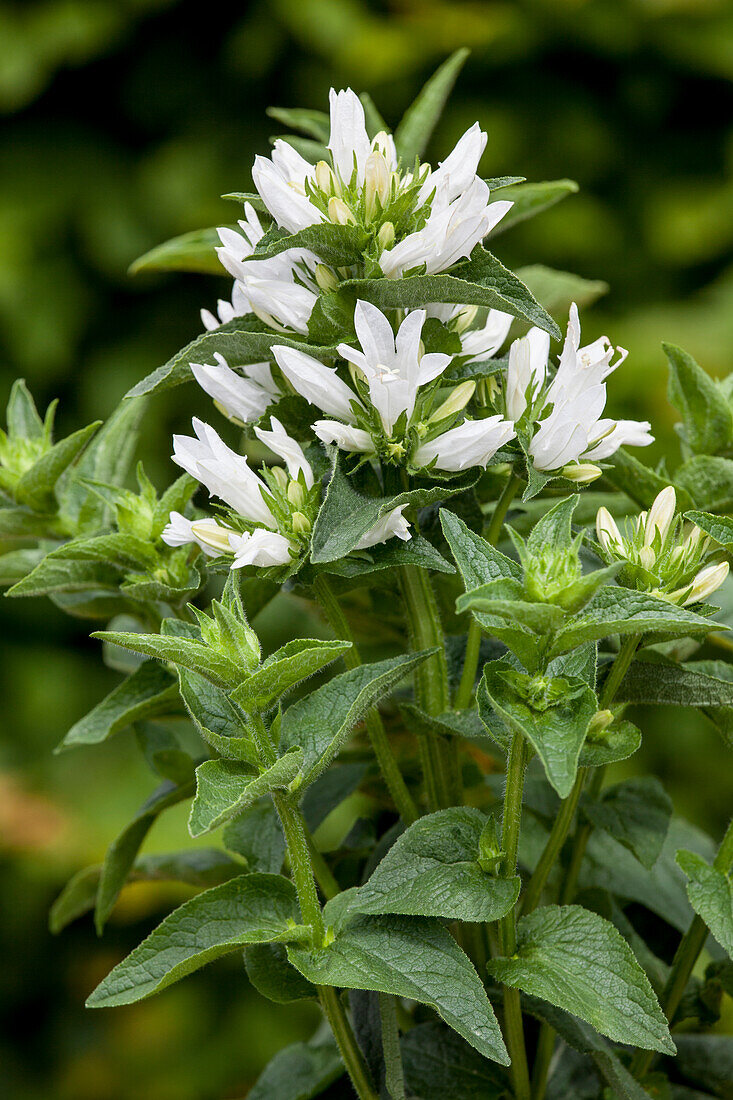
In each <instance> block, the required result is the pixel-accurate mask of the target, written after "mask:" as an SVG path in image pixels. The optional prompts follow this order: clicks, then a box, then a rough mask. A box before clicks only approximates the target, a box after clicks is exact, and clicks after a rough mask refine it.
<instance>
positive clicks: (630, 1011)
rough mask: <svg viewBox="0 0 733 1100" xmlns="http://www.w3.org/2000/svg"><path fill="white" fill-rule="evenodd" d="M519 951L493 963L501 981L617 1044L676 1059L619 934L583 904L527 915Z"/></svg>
mask: <svg viewBox="0 0 733 1100" xmlns="http://www.w3.org/2000/svg"><path fill="white" fill-rule="evenodd" d="M517 938H518V945H517V952H516V954H515V955H514V956H513V957H512V958H510V959H509V958H502V959H493V960H492V961H491V962H490V963H489V972H490V973H491V974H492V975H493V977H495V978H497V979H498V981H500V982H504V984H505V985H509V986H512V987H513V988H515V989H521V990H522V992H524V993H529V994H531V995H532V996H535V997H541V998H542V999H543V1000H545V1001H549V1002H550V1004H553V1005H557V1007H558V1008H564V1009H565V1010H566V1011H567V1012H571V1013H572V1014H573V1015H575V1016H579V1017H580V1019H581V1020H585V1021H586V1022H587V1023H589V1024H591V1025H592V1026H593V1027H594V1028H596V1030H597V1031H599V1032H600V1033H601V1034H602V1035H606V1036H608V1038H609V1039H612V1040H614V1041H615V1042H618V1043H629V1044H631V1045H632V1046H638V1047H642V1048H643V1049H644V1050H658V1051H661V1052H662V1053H663V1054H674V1052H675V1046H674V1043H673V1042H672V1039H671V1036H670V1034H669V1029H668V1027H667V1021H666V1020H665V1018H664V1015H663V1013H662V1010H661V1008H660V1007H659V1004H658V1003H657V999H656V997H655V996H654V993H653V991H652V987H651V986H650V985H649V980H648V979H647V977H646V975H645V973H644V971H643V970H642V969H641V967H640V966H639V964H638V962H637V961H636V959H635V957H634V954H633V952H632V951H631V948H630V947H629V946H628V944H627V943H626V941H625V940H624V939H623V937H622V936H621V935H620V933H619V932H617V931H616V929H615V928H614V927H613V925H612V924H610V923H609V922H608V921H607V920H604V919H603V917H599V916H598V914H597V913H591V912H590V911H589V910H587V909H582V908H581V907H580V906H579V905H565V906H560V905H548V906H545V907H544V908H541V909H535V910H534V912H533V913H530V914H529V915H528V916H526V917H522V918H521V919H520V921H519V925H518V928H517Z"/></svg>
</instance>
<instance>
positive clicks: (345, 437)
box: [312, 420, 376, 455]
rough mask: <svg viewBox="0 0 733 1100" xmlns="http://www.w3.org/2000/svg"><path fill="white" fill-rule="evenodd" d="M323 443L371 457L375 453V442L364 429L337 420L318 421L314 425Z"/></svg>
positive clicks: (314, 429)
mask: <svg viewBox="0 0 733 1100" xmlns="http://www.w3.org/2000/svg"><path fill="white" fill-rule="evenodd" d="M312 427H313V431H314V432H315V433H316V435H317V436H318V438H319V439H320V441H321V442H322V443H326V444H329V443H335V444H336V446H337V447H339V448H340V450H342V451H352V452H353V453H354V454H365V455H370V454H374V453H375V450H376V448H375V446H374V440H373V439H372V437H371V436H370V434H369V432H365V431H364V429H363V428H355V427H354V426H353V425H352V424H339V422H338V421H337V420H316V422H315V423H314V424H313V425H312Z"/></svg>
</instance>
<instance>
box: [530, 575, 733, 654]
mask: <svg viewBox="0 0 733 1100" xmlns="http://www.w3.org/2000/svg"><path fill="white" fill-rule="evenodd" d="M720 629H721V625H720V623H716V622H712V621H711V620H710V619H705V618H703V616H702V615H696V614H695V612H694V611H688V610H687V609H686V608H684V607H677V605H676V604H673V603H669V602H668V601H667V600H662V599H658V598H657V597H656V596H651V595H649V594H648V593H645V592H635V591H633V590H632V589H630V588H620V587H612V586H610V585H608V586H605V587H603V588H601V589H599V591H598V592H597V593H596V595H595V596H594V597H593V599H592V600H591V601H590V603H588V604H586V606H585V607H584V608H583V609H582V610H581V611H578V612H577V614H575V615H574V616H573V617H572V619H571V620H570V621H569V623H568V625H567V626H566V627H564V628H563V629H562V630H560V631H559V632H558V633H557V635H556V636H555V640H554V642H553V643H552V646H551V647H550V651H549V656H550V657H555V656H557V655H558V654H560V653H565V652H567V651H568V650H570V649H575V647H576V646H578V645H580V644H581V643H582V642H593V641H598V640H600V639H601V638H607V637H609V636H610V635H611V634H643V633H651V632H653V631H660V632H663V633H664V634H670V635H674V636H682V637H684V636H686V635H690V636H691V637H696V636H699V635H704V634H709V633H710V632H711V631H713V630H720Z"/></svg>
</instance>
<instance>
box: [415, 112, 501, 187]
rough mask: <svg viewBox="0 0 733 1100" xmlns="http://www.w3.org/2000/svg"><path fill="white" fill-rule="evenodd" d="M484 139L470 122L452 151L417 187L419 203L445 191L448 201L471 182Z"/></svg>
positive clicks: (478, 129) (476, 126) (478, 128)
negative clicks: (419, 186)
mask: <svg viewBox="0 0 733 1100" xmlns="http://www.w3.org/2000/svg"><path fill="white" fill-rule="evenodd" d="M486 140H487V136H486V134H485V133H484V132H483V130H482V129H481V127H480V126H479V124H478V122H474V124H473V126H471V127H470V129H468V130H466V132H465V134H463V136H462V137H461V138H459V140H458V142H457V144H456V145H455V147H454V148H453V151H452V152H451V153H449V154H448V156H447V157H446V158H445V160H444V161H441V162H440V165H439V167H438V168H436V169H435V170H434V171H432V172H428V174H427V175H426V177H425V180H424V181H423V184H422V187H421V188H420V194H419V201H420V202H421V203H424V202H426V201H427V200H428V199H429V198H430V195H431V194H432V193H433V192H437V191H439V190H440V189H441V188H442V187H444V188H445V192H446V195H447V197H448V201H449V202H452V201H453V199H456V198H458V196H459V195H460V194H462V193H463V192H464V191H466V190H467V189H468V188H469V187H470V186H471V184H472V183H473V181H474V179H475V177H476V174H477V172H478V166H479V161H480V160H481V157H482V156H483V152H484V149H485V148H486Z"/></svg>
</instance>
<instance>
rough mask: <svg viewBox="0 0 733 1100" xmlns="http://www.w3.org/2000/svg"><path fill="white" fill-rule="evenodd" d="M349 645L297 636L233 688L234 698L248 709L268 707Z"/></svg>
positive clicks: (339, 654)
mask: <svg viewBox="0 0 733 1100" xmlns="http://www.w3.org/2000/svg"><path fill="white" fill-rule="evenodd" d="M347 649H351V642H341V641H334V642H332V641H321V640H319V639H317V638H294V639H293V640H292V641H290V642H287V643H286V644H285V645H284V646H282V647H281V648H280V649H278V650H277V652H276V653H273V654H272V656H270V657H268V658H267V659H266V661H265V662H264V664H263V665H262V666H261V668H258V669H257V671H256V672H253V673H252V675H251V676H250V677H248V678H247V679H246V680H245V681H244V683H243V684H240V685H239V687H238V688H237V689H236V690H235V691H233V692H232V699H233V700H234V702H235V703H237V704H238V705H239V706H240V707H242V709H243V710H245V711H255V710H263V709H267V708H268V707H269V706H271V705H272V704H273V703H274V702H275V701H276V700H277V699H279V698H280V696H281V695H284V694H285V693H286V692H287V691H289V690H290V689H291V688H292V687H294V686H295V685H296V684H298V683H300V682H301V680H306V679H308V677H309V676H313V675H314V674H315V673H316V672H319V671H320V670H321V669H322V668H325V667H326V665H329V664H331V662H332V661H335V660H336V659H337V658H338V657H340V656H341V655H342V654H343V653H345V652H346V650H347Z"/></svg>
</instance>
